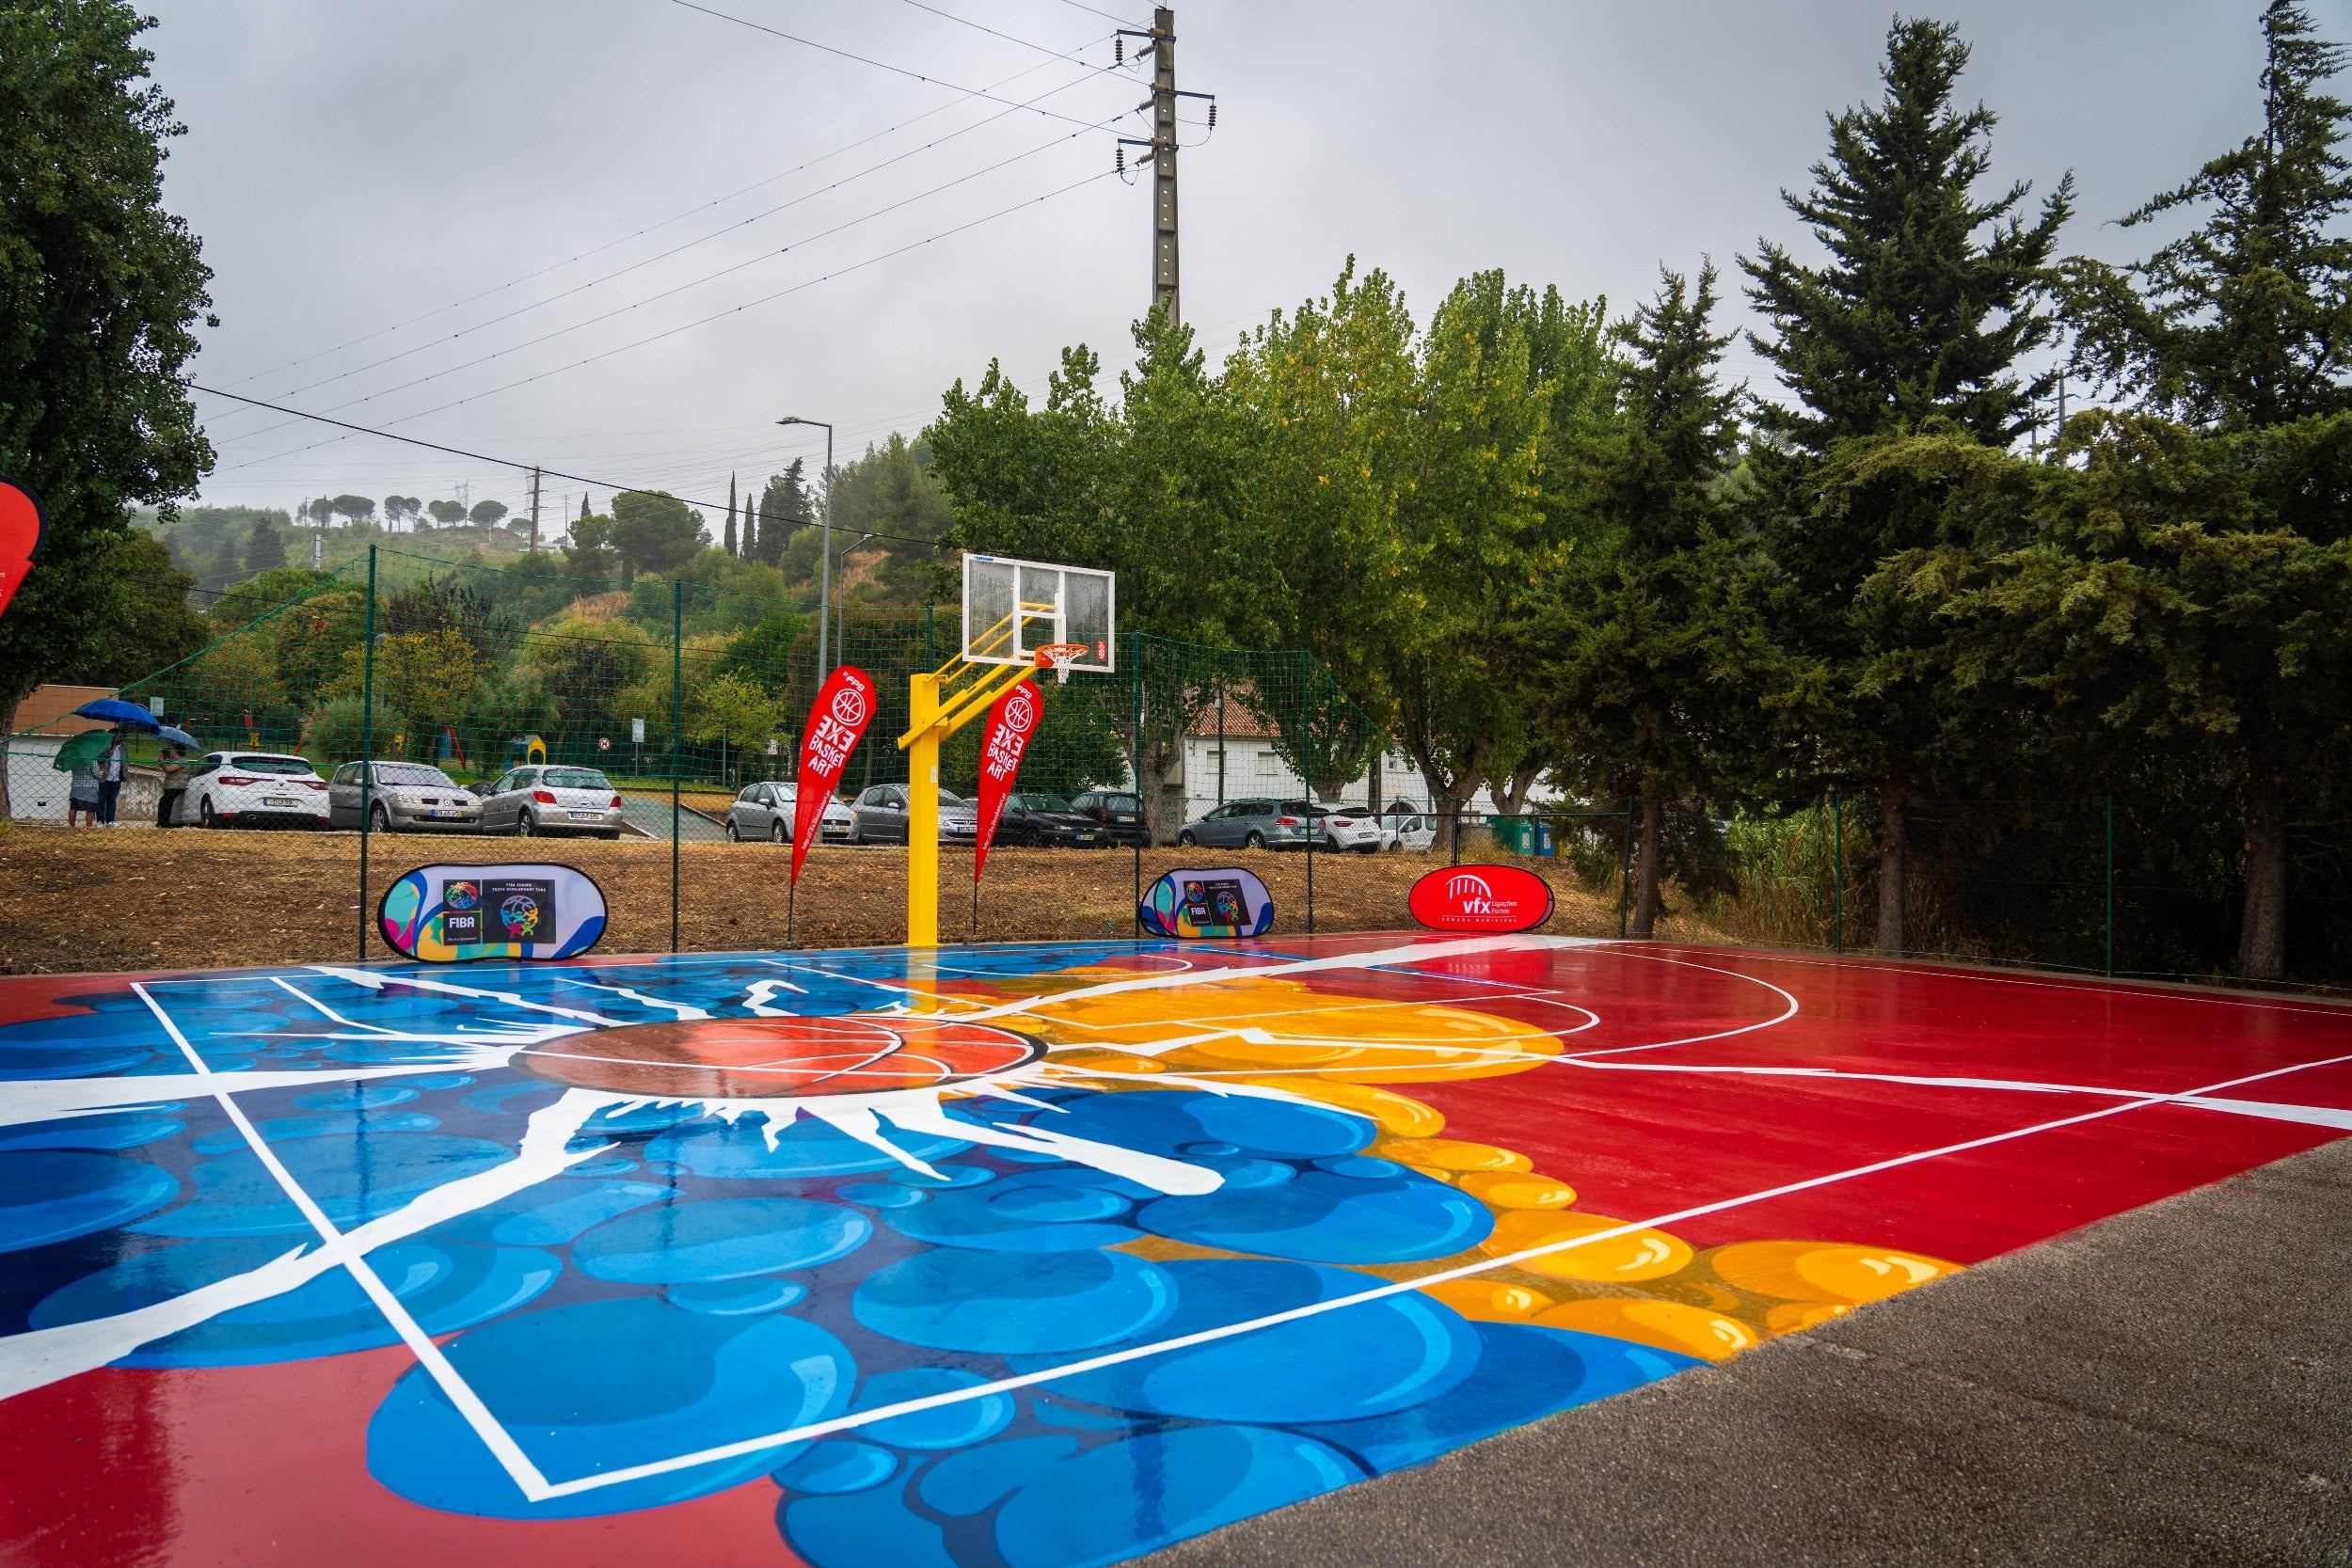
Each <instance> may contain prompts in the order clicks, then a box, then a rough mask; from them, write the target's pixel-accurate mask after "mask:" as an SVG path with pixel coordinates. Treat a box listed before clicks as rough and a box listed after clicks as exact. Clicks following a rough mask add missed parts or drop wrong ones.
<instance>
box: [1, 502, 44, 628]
mask: <svg viewBox="0 0 2352 1568" xmlns="http://www.w3.org/2000/svg"><path fill="white" fill-rule="evenodd" d="M41 531H42V524H41V515H40V502H39V501H37V500H35V499H33V493H32V492H31V491H30V490H27V489H25V488H24V486H23V485H22V484H19V483H15V482H14V481H13V480H6V479H0V615H6V614H7V613H8V601H9V600H10V599H13V598H15V597H16V591H17V589H18V588H20V587H21V586H23V585H24V574H25V573H27V572H29V571H31V570H32V569H33V557H35V556H37V555H39V554H40V539H41Z"/></svg>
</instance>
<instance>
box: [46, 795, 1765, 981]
mask: <svg viewBox="0 0 2352 1568" xmlns="http://www.w3.org/2000/svg"><path fill="white" fill-rule="evenodd" d="M789 853H790V852H789V851H788V850H787V849H785V848H782V847H777V846H774V845H766V844H747V845H730V844H688V845H684V846H682V847H680V851H679V856H678V865H679V885H680V900H679V911H678V945H679V946H680V947H681V948H682V949H687V950H693V951H724V950H729V949H766V948H777V947H782V946H784V945H785V944H786V942H785V881H786V878H785V872H786V867H787V864H788V863H789ZM521 860H536V861H541V862H552V863H557V864H563V865H570V866H576V867H578V868H579V869H580V870H582V871H584V872H586V873H588V874H589V875H590V876H592V877H594V878H595V879H596V881H597V882H598V883H599V884H600V885H601V886H602V887H603V889H604V892H605V897H606V900H607V902H608V903H609V904H610V906H611V911H612V928H611V930H610V932H609V933H608V934H607V936H606V938H605V940H604V942H603V943H602V944H601V945H602V947H603V949H604V950H606V951H610V952H615V953H658V952H663V951H666V950H667V949H668V947H669V945H670V847H669V846H668V845H667V844H655V843H646V842H644V841H642V840H637V841H628V840H624V841H622V842H619V843H613V844H605V843H599V842H594V841H581V842H569V841H564V840H548V839H539V840H534V841H532V842H530V843H521V842H518V841H516V840H514V839H508V838H496V839H482V838H455V837H453V838H437V839H426V838H422V837H407V836H405V835H404V836H399V837H389V836H383V835H378V836H377V837H375V838H374V839H373V840H372V847H371V850H370V882H371V886H372V889H373V891H372V894H371V898H372V899H373V897H376V896H380V895H381V894H382V891H383V889H384V888H385V887H386V886H388V885H389V883H390V881H391V879H393V878H395V877H397V876H398V875H399V874H400V873H401V872H403V871H405V870H408V869H409V868H411V867H413V866H417V865H421V864H426V863H431V862H435V861H448V862H454V863H469V864H474V863H497V862H512V861H521ZM1204 861H1205V862H1206V863H1210V864H1214V863H1216V859H1215V858H1214V857H1211V856H1204V855H1203V854H1202V853H1201V852H1200V851H1197V850H1196V851H1178V850H1173V849H1161V850H1153V851H1149V852H1147V853H1146V854H1145V855H1144V857H1143V876H1144V879H1145V880H1146V881H1147V882H1148V881H1149V880H1150V879H1152V878H1153V877H1156V876H1158V875H1159V874H1160V873H1161V872H1163V871H1167V870H1169V869H1172V868H1174V867H1176V866H1178V865H1184V864H1192V865H1198V864H1201V863H1204ZM1241 863H1244V864H1247V865H1248V866H1249V868H1250V869H1251V870H1253V871H1256V872H1257V873H1258V874H1259V875H1260V876H1261V877H1263V878H1264V879H1265V882H1266V886H1267V887H1268V889H1269V890H1270V891H1271V892H1272V893H1273V895H1274V904H1275V911H1276V918H1275V929H1276V931H1277V932H1278V933H1285V932H1296V931H1303V930H1304V929H1305V928H1306V877H1307V863H1306V860H1305V858H1304V857H1303V856H1298V855H1268V854H1257V855H1248V856H1244V857H1242V858H1241ZM1441 863H1442V862H1441V861H1440V860H1439V859H1438V858H1437V857H1435V856H1429V855H1415V854H1397V855H1379V856H1359V855H1317V856H1316V857H1315V860H1314V879H1315V928H1316V929H1317V930H1319V931H1367V930H1396V929H1400V928H1404V927H1408V926H1409V925H1410V924H1411V922H1410V920H1409V919H1408V918H1407V916H1406V912H1405V895H1406V890H1407V889H1408V888H1409V887H1411V885H1412V883H1413V880H1414V879H1415V878H1417V877H1419V876H1420V875H1421V874H1422V872H1424V871H1428V870H1431V869H1433V868H1435V867H1436V866H1438V865H1439V864H1441ZM1514 863H1516V864H1520V865H1524V866H1526V867H1527V868H1528V869H1529V870H1531V871H1534V872H1536V873H1537V874H1539V875H1542V876H1544V877H1546V878H1547V879H1549V881H1550V883H1551V886H1552V890H1553V893H1554V895H1555V896H1556V898H1557V900H1558V904H1559V909H1558V912H1557V913H1555V914H1554V915H1553V917H1552V921H1551V924H1550V926H1549V927H1547V929H1549V930H1551V931H1556V932H1561V933H1564V934H1568V935H1581V936H1613V935H1615V934H1616V929H1617V903H1616V898H1615V895H1614V893H1613V892H1611V893H1609V894H1607V895H1596V894H1594V893H1592V892H1590V891H1588V890H1587V889H1585V888H1584V887H1583V886H1582V885H1581V884H1580V883H1579V882H1578V881H1577V879H1576V878H1575V877H1574V876H1573V875H1572V874H1571V873H1570V871H1569V870H1568V868H1567V866H1566V864H1565V863H1562V862H1558V861H1538V860H1520V861H1515V862H1514ZM971 865H972V861H971V856H970V855H969V853H967V852H961V851H956V850H949V851H947V852H946V853H945V854H944V855H943V857H942V863H941V867H940V872H941V881H942V883H943V887H944V892H943V895H942V897H941V899H940V920H939V927H940V934H941V936H942V937H943V938H945V939H946V940H948V941H951V942H961V941H964V940H966V939H967V937H968V936H969V935H971V934H972V926H971V903H970V893H969V890H970V887H971ZM358 867H359V839H358V835H357V834H354V833H296V832H209V833H208V832H199V831H196V830H194V829H189V830H183V831H180V832H93V831H89V830H83V831H80V832H72V831H69V830H66V829H62V828H41V827H17V828H13V829H9V830H8V831H7V832H0V974H55V973H63V972H72V971H78V970H150V969H198V968H214V967H222V966H232V965H268V964H280V963H289V962H314V961H319V960H342V959H348V958H351V957H352V955H353V953H354V952H355V950H356V946H357V943H358V929H359V924H360V921H359V913H360V911H359V900H358ZM1134 879H1135V872H1134V867H1133V857H1132V856H1131V855H1130V854H1129V853H1128V852H1126V851H1123V850H1119V851H1089V850H1057V849H998V850H995V851H993V853H992V854H991V855H990V857H989V864H988V877H987V880H986V882H985V883H984V884H983V886H982V888H981V893H980V918H979V925H978V928H977V939H978V940H979V941H982V942H1011V941H1053V940H1059V941H1072V940H1082V939H1088V938H1101V937H1122V936H1126V935H1128V934H1129V933H1130V932H1131V931H1132V930H1133V928H1134V926H1133V922H1134V913H1135V880H1134ZM800 891H801V893H802V894H803V895H804V896H803V897H802V898H801V899H800V900H799V907H798V920H797V923H796V933H795V934H796V936H797V938H798V945H800V946H803V947H850V946H866V945H879V944H887V943H893V942H901V941H903V940H904V939H905V935H906V856H905V853H904V851H902V850H897V849H879V848H877V849H846V848H838V847H833V848H819V849H818V850H816V851H815V852H813V853H812V854H811V855H810V856H809V862H808V868H807V870H806V871H805V873H803V877H802V880H801V890H800ZM1659 935H1660V936H1661V937H1666V938H1671V939H1674V940H1678V941H1686V942H1708V941H1716V940H1721V939H1720V938H1719V937H1718V936H1717V934H1716V933H1715V932H1713V931H1712V930H1710V929H1708V927H1704V926H1701V925H1700V924H1698V923H1697V922H1695V921H1691V920H1687V919H1670V920H1667V921H1665V922H1663V923H1661V927H1660V930H1659ZM369 956H370V957H371V958H391V957H393V955H392V954H391V953H389V951H388V950H386V949H385V948H384V947H383V945H382V943H381V942H377V941H375V940H373V936H372V937H371V942H370V949H369Z"/></svg>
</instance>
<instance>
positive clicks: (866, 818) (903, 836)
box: [850, 784, 980, 844]
mask: <svg viewBox="0 0 2352 1568" xmlns="http://www.w3.org/2000/svg"><path fill="white" fill-rule="evenodd" d="M850 811H851V812H852V813H853V814H854V816H855V821H854V822H853V823H852V824H851V826H850V832H851V834H852V836H851V838H850V843H852V844H904V843H905V842H906V841H907V786H906V785H904V784H875V785H873V786H871V787H870V788H868V789H866V791H865V792H864V793H863V794H861V795H860V796H858V798H857V799H856V800H854V801H852V802H851V803H850ZM979 836H980V817H979V813H978V812H977V811H975V810H974V809H973V807H972V803H971V802H970V801H969V800H964V799H963V798H962V797H961V796H960V795H955V794H952V793H950V792H949V791H947V790H945V789H943V790H941V791H940V792H939V841H940V842H941V843H942V844H970V843H972V842H973V841H974V840H976V839H977V838H978V837H979Z"/></svg>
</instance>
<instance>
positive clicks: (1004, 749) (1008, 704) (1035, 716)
mask: <svg viewBox="0 0 2352 1568" xmlns="http://www.w3.org/2000/svg"><path fill="white" fill-rule="evenodd" d="M1044 713H1045V707H1044V699H1042V698H1041V697H1040V696H1039V695H1038V690H1037V686H1036V684H1035V683H1034V682H1031V681H1016V682H1015V683H1014V684H1013V685H1012V686H1011V687H1010V688H1009V689H1007V690H1006V692H1005V694H1004V695H1003V696H1001V697H999V698H997V699H996V703H995V705H994V706H993V707H991V708H990V709H989V710H988V724H987V727H986V728H984V729H982V730H981V731H980V803H979V839H978V842H977V847H976V848H975V850H974V852H973V855H972V879H973V880H974V881H976V882H977V881H978V880H979V879H980V873H981V871H983V870H984V869H986V868H987V865H988V846H989V841H990V840H991V839H993V838H994V837H995V836H996V824H997V823H998V822H1000V821H1002V820H1003V819H1004V816H1005V797H1006V796H1008V795H1010V794H1011V793H1012V781H1013V779H1014V777H1015V776H1016V775H1018V774H1019V773H1020V771H1021V753H1022V752H1025V751H1027V750H1028V749H1029V736H1033V735H1035V734H1036V733H1037V721H1038V720H1040V719H1041V718H1042V717H1044ZM975 896H976V897H977V895H975Z"/></svg>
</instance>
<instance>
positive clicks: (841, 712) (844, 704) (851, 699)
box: [833, 686, 866, 729]
mask: <svg viewBox="0 0 2352 1568" xmlns="http://www.w3.org/2000/svg"><path fill="white" fill-rule="evenodd" d="M833 716H834V721H836V722H838V723H840V724H843V725H845V726H847V727H848V728H850V729H856V728H857V727H858V726H859V725H861V724H863V723H865V722H866V693H865V692H864V691H863V690H861V689H859V688H857V687H854V686H845V687H843V688H842V689H840V690H838V691H836V692H834V694H833Z"/></svg>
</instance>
